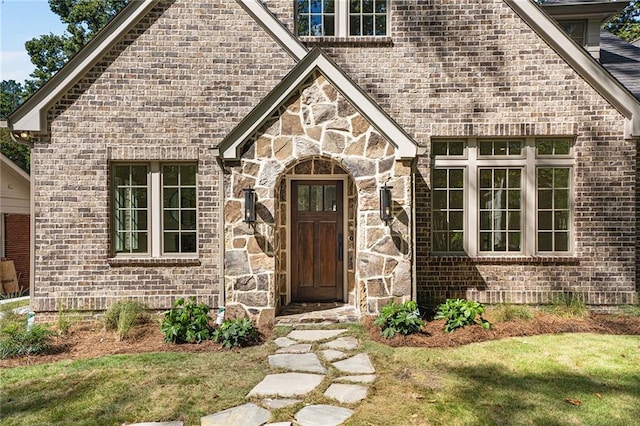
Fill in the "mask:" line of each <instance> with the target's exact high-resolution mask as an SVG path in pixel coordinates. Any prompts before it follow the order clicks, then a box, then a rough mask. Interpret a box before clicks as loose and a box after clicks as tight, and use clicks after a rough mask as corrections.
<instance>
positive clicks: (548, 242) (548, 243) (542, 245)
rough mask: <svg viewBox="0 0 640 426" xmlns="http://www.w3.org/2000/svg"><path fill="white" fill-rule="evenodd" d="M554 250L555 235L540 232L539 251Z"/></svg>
mask: <svg viewBox="0 0 640 426" xmlns="http://www.w3.org/2000/svg"><path fill="white" fill-rule="evenodd" d="M552 250H553V233H551V232H539V233H538V251H552Z"/></svg>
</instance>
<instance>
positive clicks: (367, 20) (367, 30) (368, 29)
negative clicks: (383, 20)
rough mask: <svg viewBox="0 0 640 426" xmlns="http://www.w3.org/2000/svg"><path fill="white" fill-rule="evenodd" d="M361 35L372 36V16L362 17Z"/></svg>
mask: <svg viewBox="0 0 640 426" xmlns="http://www.w3.org/2000/svg"><path fill="white" fill-rule="evenodd" d="M362 35H366V36H370V35H373V15H363V16H362Z"/></svg>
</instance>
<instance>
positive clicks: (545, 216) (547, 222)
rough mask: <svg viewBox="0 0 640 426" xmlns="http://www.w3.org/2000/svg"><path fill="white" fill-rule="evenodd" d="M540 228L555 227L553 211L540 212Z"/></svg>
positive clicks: (548, 228)
mask: <svg viewBox="0 0 640 426" xmlns="http://www.w3.org/2000/svg"><path fill="white" fill-rule="evenodd" d="M538 229H541V230H550V229H553V212H538Z"/></svg>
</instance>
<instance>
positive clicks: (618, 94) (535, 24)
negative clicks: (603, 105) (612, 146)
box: [504, 0, 640, 139]
mask: <svg viewBox="0 0 640 426" xmlns="http://www.w3.org/2000/svg"><path fill="white" fill-rule="evenodd" d="M504 1H505V3H507V4H508V5H509V6H510V7H511V8H512V9H513V10H514V11H515V12H516V13H517V14H518V15H519V16H520V17H521V18H522V19H523V20H524V21H525V22H526V23H527V24H528V25H529V26H530V27H531V28H532V29H533V30H534V31H535V32H536V33H538V35H540V37H542V39H543V40H544V41H545V42H546V43H547V44H549V46H551V48H552V49H554V50H555V51H556V52H557V53H558V54H560V56H561V57H562V58H563V59H564V60H565V61H566V62H567V63H568V64H569V65H570V66H571V67H572V68H573V69H575V70H576V72H577V73H578V74H579V75H580V76H581V77H582V78H584V79H585V80H586V81H587V82H588V83H589V85H591V87H593V88H594V89H595V90H596V91H597V92H598V93H600V95H601V96H602V97H603V98H604V99H606V100H607V101H608V102H609V103H610V104H611V105H612V106H613V107H614V108H615V109H616V110H618V112H620V113H621V114H622V115H623V116H624V117H625V126H624V133H625V138H627V139H633V138H640V102H638V100H637V99H636V98H635V97H634V96H633V95H632V94H631V93H630V92H629V91H628V90H627V89H626V88H625V87H624V86H623V85H622V84H620V82H618V81H617V80H616V79H615V78H613V76H611V74H609V73H608V72H607V71H606V70H605V69H604V67H602V65H600V64H599V63H598V62H597V61H596V60H595V59H594V58H593V57H592V56H591V55H589V53H588V52H587V51H586V50H584V49H582V48H581V47H579V46H578V45H577V44H575V43H574V42H573V41H572V40H571V39H570V38H569V36H567V34H566V33H565V32H564V31H563V30H562V29H561V28H560V27H559V26H558V25H557V24H556V23H555V21H553V20H552V19H549V17H548V15H547V14H546V13H544V12H543V11H542V10H541V9H540V8H539V7H538V6H536V5H535V4H534V3H533V2H532V1H530V0H504Z"/></svg>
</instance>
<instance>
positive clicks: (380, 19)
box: [375, 15, 387, 36]
mask: <svg viewBox="0 0 640 426" xmlns="http://www.w3.org/2000/svg"><path fill="white" fill-rule="evenodd" d="M375 23H376V32H375V35H377V36H385V35H387V17H386V16H385V15H376V17H375Z"/></svg>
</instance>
